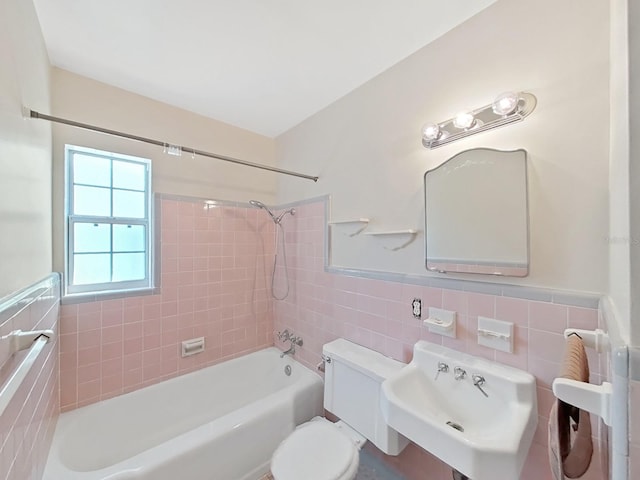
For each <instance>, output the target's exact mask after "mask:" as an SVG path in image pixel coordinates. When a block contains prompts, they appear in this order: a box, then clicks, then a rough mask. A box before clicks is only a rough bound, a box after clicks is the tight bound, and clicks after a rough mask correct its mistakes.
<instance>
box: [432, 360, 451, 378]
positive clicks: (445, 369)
mask: <svg viewBox="0 0 640 480" xmlns="http://www.w3.org/2000/svg"><path fill="white" fill-rule="evenodd" d="M448 371H449V365H447V364H446V363H444V362H438V371H437V372H436V378H435V379H434V381H435V380H438V376H440V373H441V372H442V373H447V372H448Z"/></svg>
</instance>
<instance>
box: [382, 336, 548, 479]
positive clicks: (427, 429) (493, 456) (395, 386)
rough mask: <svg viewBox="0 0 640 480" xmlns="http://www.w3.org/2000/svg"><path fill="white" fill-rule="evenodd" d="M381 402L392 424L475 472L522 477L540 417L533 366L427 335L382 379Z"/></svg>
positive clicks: (494, 476) (486, 475) (465, 471)
mask: <svg viewBox="0 0 640 480" xmlns="http://www.w3.org/2000/svg"><path fill="white" fill-rule="evenodd" d="M439 364H440V365H442V364H445V365H447V367H448V370H447V371H444V370H445V368H444V367H443V368H441V370H443V371H441V372H440V373H438V368H439ZM456 367H458V368H460V369H462V370H464V371H465V372H466V375H465V376H464V377H463V378H462V376H461V375H458V376H459V377H461V378H458V379H456V373H455V372H454V370H456ZM436 374H438V375H437V379H436ZM477 375H479V376H482V377H483V378H484V383H482V384H481V385H479V386H480V387H481V388H482V390H483V391H484V393H483V391H481V389H480V388H478V387H477V386H475V385H474V376H477ZM475 379H476V380H477V377H475ZM485 393H486V396H485ZM380 406H381V409H382V414H383V416H384V418H385V420H386V422H387V424H388V425H389V426H390V427H391V428H393V429H394V430H396V431H398V432H399V433H401V434H402V435H404V436H405V437H407V438H408V439H409V440H411V441H413V442H414V443H416V444H417V445H420V446H421V447H422V448H424V449H425V450H427V451H428V452H430V453H431V454H433V455H435V456H436V457H438V458H439V459H440V460H442V461H443V462H445V463H447V464H449V465H450V466H451V467H453V468H455V469H456V470H458V471H460V472H461V473H463V474H464V475H466V476H468V477H470V478H471V479H472V480H515V479H517V478H519V477H520V471H521V470H522V466H523V464H524V461H525V459H526V457H527V453H528V451H529V447H530V446H531V441H532V439H533V434H534V432H535V429H536V424H537V421H538V412H537V405H536V386H535V379H534V377H533V376H532V375H531V374H529V373H527V372H524V371H522V370H518V369H516V368H512V367H508V366H506V365H501V364H499V363H496V362H491V361H489V360H485V359H483V358H479V357H474V356H472V355H467V354H464V353H461V352H458V351H456V350H452V349H450V348H446V347H443V346H441V345H435V344H432V343H429V342H425V341H420V342H418V343H416V344H415V346H414V349H413V360H412V361H411V363H409V364H408V365H407V366H406V367H404V368H402V369H401V370H400V371H399V372H398V373H396V374H394V375H393V376H391V377H389V378H388V379H387V380H385V381H384V382H383V383H382V395H381V398H380Z"/></svg>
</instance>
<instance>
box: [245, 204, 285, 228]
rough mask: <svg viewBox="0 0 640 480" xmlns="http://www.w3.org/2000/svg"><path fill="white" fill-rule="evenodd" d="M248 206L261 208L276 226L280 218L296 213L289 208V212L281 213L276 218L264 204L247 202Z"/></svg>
mask: <svg viewBox="0 0 640 480" xmlns="http://www.w3.org/2000/svg"><path fill="white" fill-rule="evenodd" d="M249 205H251V206H252V207H256V208H262V209H263V210H266V212H267V213H268V214H269V216H270V217H271V219H272V220H273V223H275V224H276V225H279V224H280V221H281V220H282V217H284V216H285V215H286V214H287V213H288V214H290V215H295V213H296V211H295V209H293V208H290V209H289V210H285V211H284V212H282V213H281V214H280V215H278V216H277V217H276V216H275V215H274V214H273V212H272V211H271V210H269V207H267V206H266V205H265V204H264V203H262V202H259V201H258V200H249Z"/></svg>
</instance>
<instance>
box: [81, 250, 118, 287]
mask: <svg viewBox="0 0 640 480" xmlns="http://www.w3.org/2000/svg"><path fill="white" fill-rule="evenodd" d="M110 281H111V255H109V254H108V253H102V254H98V255H94V254H79V255H78V254H76V255H74V256H73V284H74V285H87V284H90V283H105V282H110Z"/></svg>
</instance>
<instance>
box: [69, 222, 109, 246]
mask: <svg viewBox="0 0 640 480" xmlns="http://www.w3.org/2000/svg"><path fill="white" fill-rule="evenodd" d="M73 243H74V245H73V247H72V248H73V252H74V253H83V252H106V253H108V252H110V251H111V225H109V224H107V223H74V224H73Z"/></svg>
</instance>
